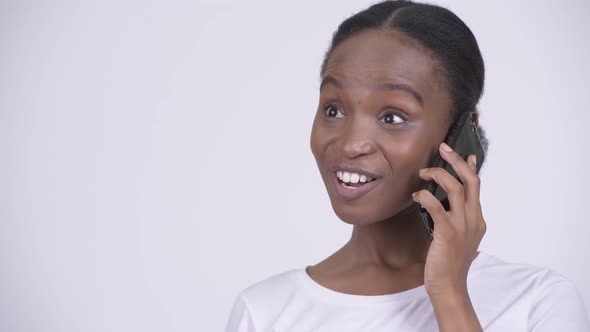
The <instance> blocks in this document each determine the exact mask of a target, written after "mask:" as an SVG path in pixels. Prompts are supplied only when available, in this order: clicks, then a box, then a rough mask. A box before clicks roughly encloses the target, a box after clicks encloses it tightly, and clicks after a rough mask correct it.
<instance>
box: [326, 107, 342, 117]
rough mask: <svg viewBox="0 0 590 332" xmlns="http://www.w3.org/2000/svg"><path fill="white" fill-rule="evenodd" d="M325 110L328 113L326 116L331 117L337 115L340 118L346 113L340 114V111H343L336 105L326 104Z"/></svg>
mask: <svg viewBox="0 0 590 332" xmlns="http://www.w3.org/2000/svg"><path fill="white" fill-rule="evenodd" d="M324 112H325V113H326V116H328V117H330V118H332V117H335V118H338V119H339V118H343V117H344V115H341V116H338V113H340V114H342V112H341V111H340V110H339V109H337V108H336V107H334V105H328V106H326V108H324Z"/></svg>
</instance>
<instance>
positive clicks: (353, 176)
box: [336, 171, 373, 183]
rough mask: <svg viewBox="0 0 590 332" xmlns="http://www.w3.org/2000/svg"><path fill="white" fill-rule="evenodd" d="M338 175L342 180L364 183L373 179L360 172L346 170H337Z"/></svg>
mask: <svg viewBox="0 0 590 332" xmlns="http://www.w3.org/2000/svg"><path fill="white" fill-rule="evenodd" d="M336 176H337V177H338V178H339V179H340V180H341V181H342V182H346V183H359V182H361V183H364V182H370V181H373V179H372V178H371V177H369V176H366V175H361V174H358V173H351V172H344V171H337V172H336Z"/></svg>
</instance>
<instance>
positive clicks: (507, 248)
mask: <svg viewBox="0 0 590 332" xmlns="http://www.w3.org/2000/svg"><path fill="white" fill-rule="evenodd" d="M370 3H371V2H369V1H351V0H349V1H342V0H332V1H307V2H302V1H244V2H239V1H213V0H210V1H201V2H198V1H186V2H171V1H163V0H161V1H142V2H134V3H132V2H122V1H112V2H106V1H100V2H98V1H97V2H96V3H94V2H90V1H88V2H77V1H76V2H74V1H72V2H65V1H62V2H57V3H56V2H51V3H50V2H42V1H37V2H24V1H23V2H20V1H14V2H10V1H8V2H7V1H6V0H4V1H2V2H1V3H0V158H1V159H0V330H2V331H11V332H20V331H29V332H36V331H68V332H69V331H72V332H74V331H93V332H94V331H96V332H98V331H144V332H149V331H187V332H188V331H221V330H223V328H224V326H225V322H226V320H227V316H228V315H229V310H230V309H231V305H232V304H233V301H234V299H235V296H236V295H237V293H238V292H239V291H240V290H242V289H243V288H245V287H247V286H249V285H250V284H252V283H254V282H257V281H260V280H262V279H264V278H266V277H269V276H271V275H273V274H276V273H279V272H282V271H285V270H287V269H291V268H296V267H302V266H305V265H310V264H315V263H317V262H319V261H320V260H322V259H324V258H325V257H327V256H329V255H330V254H331V253H332V252H333V251H335V250H336V249H338V248H340V246H341V245H343V244H344V243H345V242H346V241H347V240H348V237H349V234H350V231H351V226H350V225H348V224H345V223H344V222H342V221H340V220H338V219H337V217H336V216H335V214H334V213H333V211H332V209H331V206H330V203H329V200H328V195H327V193H326V192H325V188H324V185H323V183H322V180H321V178H320V175H319V172H318V170H317V167H316V164H315V160H314V159H313V156H312V154H311V151H310V149H309V135H310V130H311V124H312V120H313V116H314V113H315V110H316V107H317V101H318V88H319V67H320V64H321V61H322V56H323V54H324V52H325V51H326V49H327V47H328V43H329V41H330V37H331V35H332V33H333V32H334V31H335V29H336V27H337V26H338V24H339V23H340V22H341V21H342V20H343V19H345V18H346V17H348V16H349V15H351V14H353V13H355V12H357V11H360V10H362V9H364V8H366V7H367V6H368V5H369V4H370ZM436 3H439V4H444V5H448V6H449V8H450V9H452V10H453V11H454V12H455V13H456V14H458V15H459V16H460V17H461V18H462V19H464V21H465V22H466V23H467V24H468V25H469V26H470V27H471V29H472V30H473V32H474V33H475V35H476V37H477V39H478V41H479V43H480V47H481V50H482V53H483V56H484V60H485V65H486V86H485V94H484V97H483V99H482V101H481V103H480V111H481V118H480V123H481V124H482V126H483V127H484V128H485V129H486V131H487V134H488V137H489V139H490V150H489V153H488V156H487V161H486V165H484V168H483V169H482V172H481V178H482V194H481V195H482V205H483V209H484V217H485V218H486V221H487V223H488V232H487V233H486V236H485V237H484V239H483V242H482V244H481V246H480V249H481V250H482V251H486V252H487V253H490V254H492V255H495V256H497V257H499V258H502V259H504V260H507V261H513V262H523V263H528V264H534V265H540V266H546V267H550V268H553V269H555V270H557V271H559V272H560V273H562V274H563V275H565V276H566V277H568V278H570V279H571V280H573V281H574V282H575V284H576V285H577V286H578V288H579V290H580V293H581V294H582V296H583V298H584V301H585V302H586V303H587V307H588V306H589V305H590V284H588V283H587V282H586V281H588V280H590V267H589V266H588V264H587V263H586V262H587V261H586V260H585V259H584V257H585V256H586V257H587V255H588V253H590V241H588V240H587V234H588V232H589V231H590V226H588V223H589V222H590V220H589V219H588V218H587V212H588V207H589V205H590V204H589V202H588V196H587V195H588V188H589V187H590V180H589V175H588V166H587V164H588V161H589V158H588V156H587V153H588V152H589V151H590V134H588V124H589V122H590V115H589V114H590V109H589V107H588V104H589V102H590V99H589V94H588V82H587V79H588V77H590V69H589V66H588V64H587V61H588V59H590V46H589V45H590V44H589V43H588V40H590V27H589V25H588V23H587V18H588V17H589V16H590V2H588V1H583V0H578V1H575V0H569V1H468V0H464V1H437V2H436Z"/></svg>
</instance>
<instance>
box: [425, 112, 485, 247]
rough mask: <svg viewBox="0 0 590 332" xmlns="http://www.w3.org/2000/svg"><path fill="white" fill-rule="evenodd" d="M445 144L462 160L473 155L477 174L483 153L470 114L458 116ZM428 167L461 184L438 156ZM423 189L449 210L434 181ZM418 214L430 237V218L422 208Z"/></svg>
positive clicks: (445, 196) (431, 225) (482, 159)
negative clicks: (448, 174)
mask: <svg viewBox="0 0 590 332" xmlns="http://www.w3.org/2000/svg"><path fill="white" fill-rule="evenodd" d="M445 143H447V144H448V145H449V146H450V147H451V148H452V149H453V150H454V151H455V152H456V153H458V154H459V155H460V156H461V157H462V158H463V160H466V159H467V157H468V156H469V155H470V154H475V155H476V157H477V158H476V159H477V165H476V170H477V172H476V173H478V174H479V171H480V169H481V165H482V164H483V161H484V159H485V153H484V149H483V145H482V143H481V138H480V136H479V132H478V131H477V126H476V125H475V123H474V122H473V118H472V117H471V113H469V112H463V113H461V114H460V115H459V116H458V118H457V119H456V121H455V122H454V123H453V125H452V126H451V128H450V129H449V132H448V133H447V137H446V138H445ZM430 167H441V168H444V169H445V170H447V171H448V172H449V173H450V174H451V175H452V176H453V177H455V178H456V179H457V180H458V181H459V182H461V183H462V181H461V179H460V178H459V176H458V175H457V174H456V173H455V171H454V170H453V167H452V166H451V165H450V164H449V163H447V162H446V161H445V160H444V159H443V158H442V157H441V156H440V154H438V153H437V154H436V156H435V158H434V161H433V162H432V163H431V165H430ZM425 189H426V190H428V191H430V192H431V193H432V194H433V195H434V196H435V197H436V198H437V199H438V200H439V201H440V202H441V203H442V205H443V207H444V208H445V210H447V211H448V210H449V202H448V198H447V193H446V192H445V191H444V189H443V188H442V187H441V186H439V185H438V184H437V183H436V182H435V181H428V182H427V184H426V187H425ZM420 214H421V216H422V220H423V221H424V225H425V226H426V228H427V230H428V232H429V234H430V235H431V236H432V230H433V226H434V221H433V220H432V217H431V216H430V214H429V213H428V212H427V211H426V209H424V208H420Z"/></svg>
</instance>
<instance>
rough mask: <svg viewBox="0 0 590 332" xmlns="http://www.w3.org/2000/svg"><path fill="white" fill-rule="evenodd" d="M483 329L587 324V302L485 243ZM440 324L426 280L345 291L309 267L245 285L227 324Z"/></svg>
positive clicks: (549, 274)
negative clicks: (381, 291)
mask: <svg viewBox="0 0 590 332" xmlns="http://www.w3.org/2000/svg"><path fill="white" fill-rule="evenodd" d="M467 289H468V291H469V297H470V299H471V303H472V304H473V307H474V309H475V312H476V314H477V317H478V319H479V321H480V323H481V326H482V327H483V329H484V331H490V332H495V331H497V332H507V331H510V332H518V331H535V332H549V331H551V332H554V331H567V332H588V331H590V322H589V320H588V316H587V314H586V310H585V306H584V302H583V300H582V298H581V297H580V295H579V293H578V290H577V289H576V287H575V286H574V285H573V284H572V282H571V281H570V280H569V279H566V278H565V277H563V276H562V275H561V274H559V273H557V272H555V271H553V270H550V269H547V268H541V267H536V266H533V265H528V264H517V263H508V262H504V261H503V260H500V259H498V258H496V257H494V256H491V255H488V254H486V253H483V252H481V251H480V253H479V255H478V256H477V257H476V258H475V259H474V260H473V262H472V263H471V267H470V269H469V273H468V275H467ZM238 331H239V332H253V331H256V332H261V331H269V332H270V331H273V332H284V331H296V332H307V331H315V332H317V331H330V332H336V331H337V332H346V331H371V332H380V331H383V332H385V331H387V332H392V331H438V325H437V323H436V318H435V316H434V311H433V309H432V305H431V303H430V300H429V297H428V294H427V293H426V290H425V288H424V285H421V286H418V287H416V288H412V289H409V290H406V291H403V292H399V293H394V294H387V295H368V296H367V295H352V294H346V293H340V292H336V291H333V290H331V289H329V288H326V287H324V286H322V285H320V284H318V283H317V282H315V281H314V280H313V279H311V277H309V275H308V274H307V272H306V271H305V267H301V268H297V269H292V270H289V271H286V272H283V273H280V274H276V275H273V276H271V277H269V278H267V279H265V280H262V281H260V282H257V283H255V284H253V285H251V286H249V287H248V288H246V289H244V290H242V291H241V292H240V294H239V295H238V296H237V299H236V301H235V303H234V305H233V308H232V311H231V314H230V317H229V320H228V322H227V325H226V332H238Z"/></svg>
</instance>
